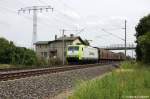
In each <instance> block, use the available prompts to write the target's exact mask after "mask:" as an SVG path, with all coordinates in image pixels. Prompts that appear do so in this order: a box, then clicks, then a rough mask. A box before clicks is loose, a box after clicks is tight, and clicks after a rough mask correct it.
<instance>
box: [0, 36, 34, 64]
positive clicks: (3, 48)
mask: <svg viewBox="0 0 150 99" xmlns="http://www.w3.org/2000/svg"><path fill="white" fill-rule="evenodd" d="M36 62H37V57H36V53H35V52H34V51H33V50H31V49H27V48H25V47H16V46H15V45H14V44H13V42H11V41H10V42H9V41H8V40H6V39H5V38H0V63H1V64H16V65H17V64H21V65H35V64H36Z"/></svg>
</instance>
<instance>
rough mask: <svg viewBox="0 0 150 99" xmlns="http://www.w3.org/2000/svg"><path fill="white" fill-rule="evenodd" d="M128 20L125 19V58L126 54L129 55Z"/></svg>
mask: <svg viewBox="0 0 150 99" xmlns="http://www.w3.org/2000/svg"><path fill="white" fill-rule="evenodd" d="M126 24H127V20H125V28H124V29H125V59H126V55H127V25H126Z"/></svg>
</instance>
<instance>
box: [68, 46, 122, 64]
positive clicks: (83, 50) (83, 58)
mask: <svg viewBox="0 0 150 99" xmlns="http://www.w3.org/2000/svg"><path fill="white" fill-rule="evenodd" d="M123 58H124V57H123V55H122V54H118V53H114V52H111V51H108V50H104V49H100V48H96V47H91V46H85V45H68V46H67V55H66V59H67V62H68V63H70V64H72V63H73V64H79V63H100V62H101V63H103V62H112V61H120V60H123Z"/></svg>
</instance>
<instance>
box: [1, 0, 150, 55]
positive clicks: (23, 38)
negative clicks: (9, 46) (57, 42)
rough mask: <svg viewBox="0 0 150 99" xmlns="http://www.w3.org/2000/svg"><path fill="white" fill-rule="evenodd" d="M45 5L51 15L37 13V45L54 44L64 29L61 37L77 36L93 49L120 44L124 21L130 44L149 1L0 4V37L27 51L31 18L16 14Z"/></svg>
mask: <svg viewBox="0 0 150 99" xmlns="http://www.w3.org/2000/svg"><path fill="white" fill-rule="evenodd" d="M47 5H50V6H51V7H53V8H54V11H53V12H52V11H51V10H49V11H48V12H46V11H44V10H43V12H42V13H40V12H38V21H37V40H38V41H47V40H54V38H55V35H58V37H59V36H61V35H62V31H61V30H62V29H66V30H68V31H66V32H65V35H70V34H75V35H78V36H81V38H83V39H87V40H91V41H90V43H91V45H92V46H97V47H100V46H108V45H112V44H124V41H123V40H122V39H124V29H123V28H124V25H125V20H127V43H134V41H135V36H134V35H135V33H136V31H135V26H136V25H137V24H138V22H139V20H140V18H142V17H143V16H146V15H148V14H149V13H150V0H0V37H5V38H6V39H8V40H11V41H13V42H14V43H15V44H16V45H17V46H25V47H29V48H30V47H31V45H32V30H33V29H32V24H33V21H32V20H33V19H32V17H33V15H32V13H30V14H29V13H28V12H27V11H26V12H25V13H23V12H21V13H19V14H18V10H19V9H21V8H25V7H32V6H47ZM110 34H112V35H110ZM129 53H130V54H131V52H129Z"/></svg>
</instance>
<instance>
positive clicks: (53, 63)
mask: <svg viewBox="0 0 150 99" xmlns="http://www.w3.org/2000/svg"><path fill="white" fill-rule="evenodd" d="M61 64H62V61H61V60H60V59H59V58H50V59H49V60H48V65H49V66H59V65H61Z"/></svg>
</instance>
